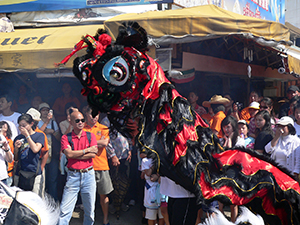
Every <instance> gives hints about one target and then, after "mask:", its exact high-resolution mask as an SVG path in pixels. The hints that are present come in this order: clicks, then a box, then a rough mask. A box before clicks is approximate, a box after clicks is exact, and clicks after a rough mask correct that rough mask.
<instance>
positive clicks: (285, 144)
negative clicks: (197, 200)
mask: <svg viewBox="0 0 300 225" xmlns="http://www.w3.org/2000/svg"><path fill="white" fill-rule="evenodd" d="M299 96H300V91H299V88H298V87H297V86H295V85H292V86H290V87H289V88H288V89H287V101H286V102H284V103H283V104H282V105H281V106H280V105H279V108H277V109H276V111H277V112H278V113H277V114H276V113H275V110H274V108H273V100H272V99H271V98H270V97H268V96H260V95H259V94H258V92H256V91H252V92H251V93H250V94H249V105H248V106H247V107H245V108H243V109H241V108H240V107H239V103H235V102H234V101H233V100H232V99H231V96H230V94H225V95H224V97H223V96H221V95H214V96H212V97H211V99H210V100H209V101H204V102H202V106H204V107H205V108H206V109H207V111H208V112H210V113H209V114H202V118H203V119H205V121H206V122H207V124H209V126H210V128H211V129H212V131H213V133H214V134H216V135H217V136H218V138H219V140H220V143H221V145H222V146H223V148H225V149H226V148H234V147H246V148H248V149H252V150H253V151H256V152H257V153H259V154H262V155H264V156H265V157H269V158H271V159H273V160H275V162H277V163H278V164H279V165H280V166H283V167H285V168H286V169H287V170H288V171H289V172H290V173H291V174H292V175H293V176H294V178H295V179H296V180H298V181H299V172H300V145H299V142H300V138H299V137H300V129H299V128H300V97H299ZM190 99H191V98H190V97H189V98H188V100H189V101H190ZM192 106H193V107H197V108H198V107H199V106H198V105H197V103H193V104H192ZM195 111H196V112H198V110H195ZM218 205H219V208H220V210H221V211H223V204H222V203H220V202H219V204H218ZM215 207H218V206H215ZM230 209H231V221H232V222H235V220H236V217H237V214H238V207H237V206H230ZM201 210H202V209H200V210H199V211H201ZM198 215H201V213H199V214H198ZM197 221H200V219H199V218H198V220H197Z"/></svg>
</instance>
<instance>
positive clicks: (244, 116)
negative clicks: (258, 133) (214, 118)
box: [240, 107, 251, 124]
mask: <svg viewBox="0 0 300 225" xmlns="http://www.w3.org/2000/svg"><path fill="white" fill-rule="evenodd" d="M250 119H251V116H250V114H249V110H248V107H247V108H244V109H243V110H242V111H241V113H240V120H246V122H247V123H248V124H249V123H250Z"/></svg>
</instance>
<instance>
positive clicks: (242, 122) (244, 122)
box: [238, 120, 247, 125]
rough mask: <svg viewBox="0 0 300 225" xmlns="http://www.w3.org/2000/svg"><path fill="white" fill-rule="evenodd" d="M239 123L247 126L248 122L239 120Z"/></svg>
mask: <svg viewBox="0 0 300 225" xmlns="http://www.w3.org/2000/svg"><path fill="white" fill-rule="evenodd" d="M238 123H241V124H245V125H247V122H246V120H239V121H238Z"/></svg>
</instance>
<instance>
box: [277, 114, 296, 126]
mask: <svg viewBox="0 0 300 225" xmlns="http://www.w3.org/2000/svg"><path fill="white" fill-rule="evenodd" d="M289 124H291V125H293V126H294V120H293V119H292V118H291V117H289V116H283V117H281V118H280V119H279V120H278V121H277V123H276V125H283V126H286V125H289Z"/></svg>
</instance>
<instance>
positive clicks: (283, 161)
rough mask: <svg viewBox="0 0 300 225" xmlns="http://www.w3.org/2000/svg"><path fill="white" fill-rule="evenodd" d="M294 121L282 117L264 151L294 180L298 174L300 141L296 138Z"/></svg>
mask: <svg viewBox="0 0 300 225" xmlns="http://www.w3.org/2000/svg"><path fill="white" fill-rule="evenodd" d="M295 134H296V130H295V127H294V120H293V119H292V118H291V117H289V116H283V117H281V118H280V120H278V121H277V123H276V132H275V136H274V138H273V139H272V141H270V142H269V143H268V144H267V145H266V147H265V150H266V152H267V153H268V154H271V158H273V159H274V160H275V161H276V162H277V163H278V164H279V165H281V166H283V167H285V168H286V169H288V170H289V171H290V172H291V173H292V174H293V175H294V178H295V179H296V180H298V175H299V172H300V139H299V138H298V137H297V135H295Z"/></svg>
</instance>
